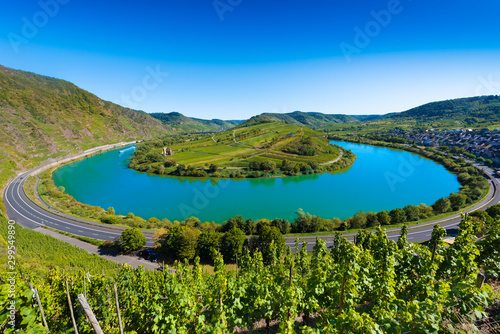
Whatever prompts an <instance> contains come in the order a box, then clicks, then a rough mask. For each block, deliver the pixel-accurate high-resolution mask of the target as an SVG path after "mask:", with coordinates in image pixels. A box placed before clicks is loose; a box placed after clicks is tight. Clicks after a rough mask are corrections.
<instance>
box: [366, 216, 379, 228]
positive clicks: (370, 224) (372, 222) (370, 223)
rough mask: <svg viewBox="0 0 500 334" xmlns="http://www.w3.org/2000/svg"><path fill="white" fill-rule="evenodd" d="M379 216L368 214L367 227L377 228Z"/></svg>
mask: <svg viewBox="0 0 500 334" xmlns="http://www.w3.org/2000/svg"><path fill="white" fill-rule="evenodd" d="M378 223H379V222H378V218H377V214H376V213H375V212H368V213H367V214H366V226H367V227H375V226H377V224H378Z"/></svg>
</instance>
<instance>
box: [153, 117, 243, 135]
mask: <svg viewBox="0 0 500 334" xmlns="http://www.w3.org/2000/svg"><path fill="white" fill-rule="evenodd" d="M149 115H150V116H151V117H153V118H156V119H157V120H159V121H161V122H162V123H163V124H165V125H167V126H169V127H171V128H172V130H173V131H176V132H182V133H185V132H201V131H216V130H227V129H229V128H232V127H234V126H236V125H238V124H240V123H242V122H243V121H223V120H221V119H211V120H205V119H200V118H192V117H187V116H184V115H183V114H181V113H178V112H170V113H151V114H149Z"/></svg>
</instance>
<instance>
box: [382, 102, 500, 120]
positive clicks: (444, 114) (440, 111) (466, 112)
mask: <svg viewBox="0 0 500 334" xmlns="http://www.w3.org/2000/svg"><path fill="white" fill-rule="evenodd" d="M382 118H384V119H394V120H398V121H404V120H405V119H407V120H413V121H417V122H453V123H456V124H461V125H464V126H474V125H479V124H481V123H500V96H497V95H490V96H477V97H468V98H461V99H454V100H445V101H438V102H431V103H427V104H424V105H421V106H419V107H416V108H412V109H410V110H407V111H403V112H400V113H391V114H386V115H384V116H383V117H382Z"/></svg>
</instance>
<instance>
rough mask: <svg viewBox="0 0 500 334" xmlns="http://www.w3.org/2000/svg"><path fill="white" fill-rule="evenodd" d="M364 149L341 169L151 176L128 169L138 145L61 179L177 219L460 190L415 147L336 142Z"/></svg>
mask: <svg viewBox="0 0 500 334" xmlns="http://www.w3.org/2000/svg"><path fill="white" fill-rule="evenodd" d="M332 143H334V144H337V145H340V146H342V147H344V148H346V149H350V150H352V151H353V152H354V153H355V154H356V155H357V157H358V158H357V160H356V162H355V163H354V165H353V166H352V167H351V168H350V169H349V170H347V171H345V172H343V173H338V174H329V173H324V174H320V175H305V176H296V177H285V178H273V179H247V180H224V179H222V180H218V181H216V180H210V179H205V180H201V179H192V178H191V179H178V178H172V177H161V176H154V175H146V174H144V173H139V172H136V171H134V170H131V169H128V168H127V160H128V158H129V157H130V156H131V155H132V154H133V152H134V150H131V149H129V150H124V151H123V150H122V151H120V150H114V151H110V152H107V153H103V154H99V155H96V156H93V157H90V158H88V159H85V160H82V161H79V162H75V163H72V164H69V165H66V166H63V167H61V168H59V169H57V170H56V171H55V172H54V181H55V184H56V185H57V186H63V187H65V189H66V192H67V193H68V194H70V195H72V196H73V197H74V198H76V199H77V200H78V201H80V202H82V203H86V204H90V205H97V206H100V207H102V208H108V207H110V206H112V207H114V208H115V210H116V213H118V214H124V215H125V214H127V213H128V212H133V213H134V214H135V215H137V216H141V217H143V218H145V219H148V218H150V217H157V218H159V219H162V218H168V219H170V220H171V221H174V220H184V219H186V218H188V217H190V216H196V217H198V218H200V220H202V221H215V222H216V223H220V222H222V221H224V220H226V219H228V218H230V217H233V216H235V215H238V214H240V215H242V216H243V217H244V218H253V219H260V218H268V219H273V218H276V217H279V218H286V219H289V220H290V221H291V220H293V219H294V218H295V217H296V214H295V211H297V210H298V209H299V208H302V209H303V210H304V211H305V212H309V213H311V214H315V215H320V216H322V217H325V218H333V217H339V218H341V219H343V218H347V217H350V216H352V215H354V214H355V213H356V212H358V211H360V210H363V211H380V210H390V209H393V208H397V207H404V206H405V205H407V204H414V205H418V204H420V203H425V204H427V205H431V204H433V203H434V202H435V201H436V200H437V199H439V198H441V197H443V196H448V195H449V194H450V193H451V192H458V190H459V187H460V184H459V183H458V181H457V177H456V176H455V175H453V174H451V173H449V172H448V171H447V170H446V169H445V168H444V167H443V166H441V165H438V164H436V163H435V162H433V161H430V160H427V159H425V158H421V157H420V156H418V155H415V154H411V153H408V152H403V151H397V150H391V149H387V148H379V147H374V146H369V145H359V144H352V143H345V142H332Z"/></svg>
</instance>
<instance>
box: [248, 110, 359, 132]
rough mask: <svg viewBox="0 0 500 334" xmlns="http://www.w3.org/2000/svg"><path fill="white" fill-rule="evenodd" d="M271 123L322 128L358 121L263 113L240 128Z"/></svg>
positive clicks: (299, 113) (307, 114)
mask: <svg viewBox="0 0 500 334" xmlns="http://www.w3.org/2000/svg"><path fill="white" fill-rule="evenodd" d="M271 122H288V123H289V124H291V125H298V126H308V127H311V128H322V127H327V126H330V125H334V124H342V123H354V122H358V120H357V119H356V118H354V117H352V116H349V115H338V114H337V115H332V114H323V113H319V112H302V111H294V112H291V113H287V114H277V113H263V114H260V115H257V116H254V117H252V118H250V119H249V120H247V121H245V122H243V123H242V124H241V125H240V127H245V126H252V125H256V124H262V123H271Z"/></svg>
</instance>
